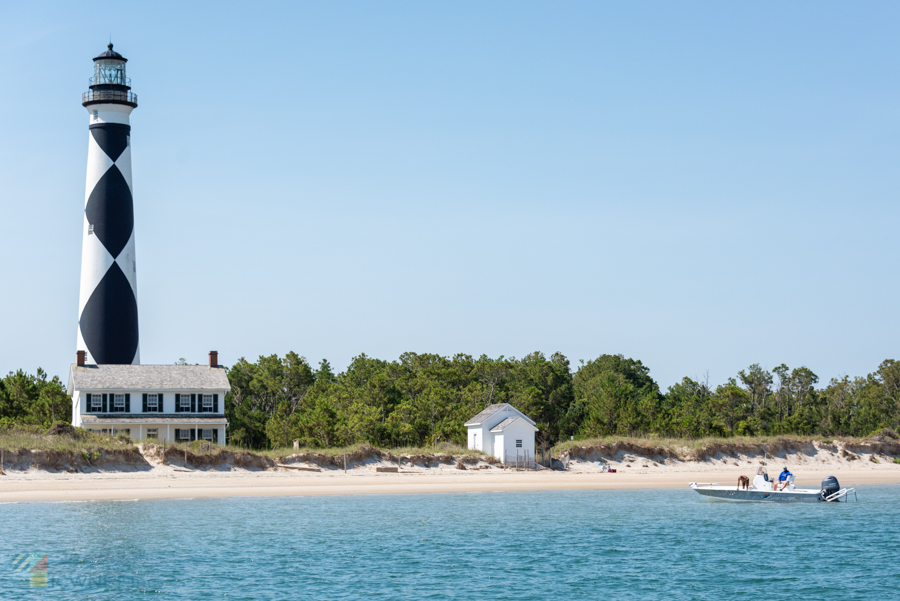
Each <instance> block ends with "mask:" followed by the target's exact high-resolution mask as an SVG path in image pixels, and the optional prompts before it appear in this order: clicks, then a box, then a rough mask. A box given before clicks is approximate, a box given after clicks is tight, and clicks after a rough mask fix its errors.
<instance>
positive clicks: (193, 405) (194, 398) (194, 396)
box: [191, 394, 197, 440]
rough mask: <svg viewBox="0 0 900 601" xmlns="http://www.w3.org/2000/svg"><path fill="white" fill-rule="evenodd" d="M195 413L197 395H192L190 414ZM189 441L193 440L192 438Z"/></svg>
mask: <svg viewBox="0 0 900 601" xmlns="http://www.w3.org/2000/svg"><path fill="white" fill-rule="evenodd" d="M196 412H197V395H196V394H192V395H191V413H196ZM191 440H193V438H192V439H191Z"/></svg>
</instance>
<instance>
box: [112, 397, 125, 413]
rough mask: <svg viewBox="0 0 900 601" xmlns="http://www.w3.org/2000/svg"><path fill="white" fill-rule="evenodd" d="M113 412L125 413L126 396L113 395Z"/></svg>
mask: <svg viewBox="0 0 900 601" xmlns="http://www.w3.org/2000/svg"><path fill="white" fill-rule="evenodd" d="M113 411H125V395H124V394H114V395H113Z"/></svg>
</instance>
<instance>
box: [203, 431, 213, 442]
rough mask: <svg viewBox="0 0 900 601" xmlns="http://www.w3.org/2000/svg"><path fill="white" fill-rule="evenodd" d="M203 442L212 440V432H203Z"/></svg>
mask: <svg viewBox="0 0 900 601" xmlns="http://www.w3.org/2000/svg"><path fill="white" fill-rule="evenodd" d="M203 440H212V430H203Z"/></svg>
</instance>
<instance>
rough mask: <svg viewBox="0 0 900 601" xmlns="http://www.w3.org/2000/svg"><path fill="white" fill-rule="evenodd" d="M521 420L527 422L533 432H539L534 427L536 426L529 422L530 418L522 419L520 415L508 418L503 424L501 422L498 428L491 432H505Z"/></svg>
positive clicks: (492, 429) (495, 427)
mask: <svg viewBox="0 0 900 601" xmlns="http://www.w3.org/2000/svg"><path fill="white" fill-rule="evenodd" d="M519 420H521V421H523V422H525V423H526V424H527V425H528V426H529V427H530V428H531V429H532V430H534V431H535V432H537V428H535V427H534V424H532V423H531V422H530V420H528V418H522V417H519V416H518V415H515V416H513V417H507V418H506V419H505V420H503V421H502V422H500V423H499V424H497V425H496V426H494V427H493V428H491V432H503V431H504V430H505V429H507V428H508V427H510V426H511V425H513V424H514V423H516V422H517V421H519Z"/></svg>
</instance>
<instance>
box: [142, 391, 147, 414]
mask: <svg viewBox="0 0 900 601" xmlns="http://www.w3.org/2000/svg"><path fill="white" fill-rule="evenodd" d="M142 411H143V412H144V413H147V393H146V392H145V393H144V408H143V409H142Z"/></svg>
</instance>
